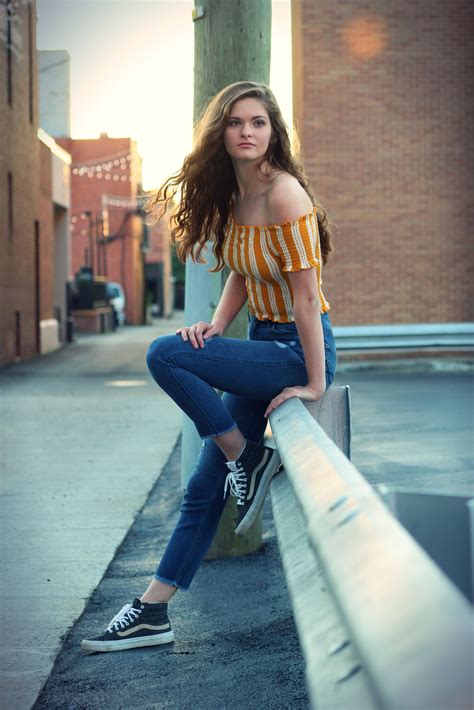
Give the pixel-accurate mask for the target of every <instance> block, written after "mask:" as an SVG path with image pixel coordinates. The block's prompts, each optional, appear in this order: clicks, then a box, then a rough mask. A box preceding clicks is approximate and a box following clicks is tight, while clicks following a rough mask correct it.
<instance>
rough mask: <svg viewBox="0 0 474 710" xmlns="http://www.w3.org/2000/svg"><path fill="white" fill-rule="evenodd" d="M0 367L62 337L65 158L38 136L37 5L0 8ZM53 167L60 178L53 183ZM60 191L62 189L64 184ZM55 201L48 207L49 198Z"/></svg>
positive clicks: (65, 274) (65, 271) (43, 349)
mask: <svg viewBox="0 0 474 710" xmlns="http://www.w3.org/2000/svg"><path fill="white" fill-rule="evenodd" d="M0 27H1V29H2V32H0V76H2V80H1V81H0V304H1V305H0V365H4V364H6V363H10V362H13V361H15V360H21V359H27V358H30V357H33V356H34V355H36V354H38V353H40V352H46V351H48V350H50V349H53V348H54V347H57V346H58V345H59V343H60V342H61V341H64V340H65V328H63V327H62V324H61V322H60V321H61V318H64V316H65V313H64V308H65V285H66V281H67V278H68V268H67V267H68V252H67V244H65V239H66V236H65V235H66V234H67V217H65V215H66V214H67V207H68V194H67V190H66V193H65V192H64V187H65V185H64V184H63V183H64V181H66V183H67V177H68V175H67V173H68V156H67V155H66V154H65V153H64V151H59V150H56V148H57V146H56V147H55V145H54V141H52V140H50V139H49V137H46V135H44V137H43V139H41V140H40V139H39V138H38V71H37V52H36V3H35V2H30V3H24V2H18V0H14V1H13V2H11V3H8V4H5V3H2V4H0ZM59 164H60V173H61V176H62V178H61V180H57V179H56V177H57V176H56V172H55V171H57V168H58V165H59ZM66 188H67V184H66ZM55 199H57V200H58V203H57V204H55V203H54V200H55Z"/></svg>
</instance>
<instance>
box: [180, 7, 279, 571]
mask: <svg viewBox="0 0 474 710" xmlns="http://www.w3.org/2000/svg"><path fill="white" fill-rule="evenodd" d="M271 12H272V4H271V0H238V1H237V0H196V2H195V7H194V9H193V21H194V123H196V121H197V120H198V118H199V116H200V115H201V113H202V111H203V109H204V108H205V107H206V105H207V104H208V103H209V101H210V99H211V98H212V97H213V96H215V94H217V93H218V92H219V91H220V90H221V89H223V88H224V87H225V86H227V85H228V84H232V83H234V82H236V81H246V80H247V81H260V82H263V83H265V84H268V83H269V81H270V45H271ZM207 246H208V248H207V249H206V251H205V252H203V254H204V255H205V258H206V260H207V262H208V263H207V264H197V263H193V262H192V261H191V259H188V260H187V263H186V292H185V293H186V297H185V321H186V324H187V325H191V324H192V323H196V322H197V321H199V320H204V321H210V320H211V318H212V315H213V312H214V310H215V308H216V306H217V303H218V301H219V298H220V295H221V293H222V289H223V287H224V284H225V281H226V279H227V276H228V274H229V272H228V270H227V269H224V270H223V271H221V272H219V273H217V274H216V273H214V274H210V273H209V271H208V269H210V268H212V267H213V266H214V265H215V261H214V259H213V256H212V252H211V248H210V245H207ZM247 323H248V321H247V307H246V306H244V307H243V308H242V310H241V312H240V313H239V315H238V316H237V318H236V319H235V321H234V323H233V324H232V325H231V326H230V328H228V329H227V331H226V335H227V336H229V337H233V338H243V339H245V338H246V336H247ZM182 441H183V454H182V462H181V463H182V475H181V479H182V484H183V487H185V486H186V483H187V481H188V479H189V477H190V475H191V472H192V469H193V466H194V463H195V461H196V459H197V457H198V456H199V451H200V448H201V440H200V438H199V436H198V434H197V432H196V429H195V427H194V424H193V423H192V421H191V420H190V419H189V418H188V417H186V416H184V418H183V438H182ZM224 476H225V471H223V473H222V483H224ZM235 514H236V506H235V500H234V498H230V499H229V501H228V503H227V505H226V508H225V510H224V513H223V515H222V519H221V522H220V525H219V529H218V531H217V534H216V537H215V540H214V542H213V545H212V547H211V549H210V551H209V553H208V556H207V558H208V559H212V558H217V557H231V556H238V555H244V554H249V553H250V552H253V551H255V550H257V549H258V548H259V547H260V546H261V544H262V526H261V520H260V518H259V519H258V520H257V521H256V523H255V525H253V526H252V528H251V529H250V530H249V531H248V532H247V534H246V535H244V536H242V537H237V536H236V535H235V533H234V527H235V525H234V519H235Z"/></svg>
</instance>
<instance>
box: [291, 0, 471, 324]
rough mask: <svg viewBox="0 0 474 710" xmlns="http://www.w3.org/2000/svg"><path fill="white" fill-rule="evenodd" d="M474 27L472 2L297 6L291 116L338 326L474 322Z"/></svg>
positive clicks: (310, 1)
mask: <svg viewBox="0 0 474 710" xmlns="http://www.w3.org/2000/svg"><path fill="white" fill-rule="evenodd" d="M473 24H474V5H473V4H472V3H469V2H467V1H465V0H464V1H463V0H451V1H450V2H444V1H442V0H427V1H426V2H423V3H413V2H411V1H410V0H399V2H396V3H394V2H390V0H380V2H362V0H353V1H352V2H348V3H335V2H333V1H332V0H293V4H292V31H293V87H294V118H295V120H296V121H297V125H298V128H299V135H300V140H301V145H302V153H303V158H304V163H305V167H306V170H307V172H308V174H309V176H310V179H311V183H312V186H313V189H314V192H315V194H316V197H317V198H318V199H319V200H320V202H321V203H322V204H323V206H324V207H325V209H326V210H327V213H328V217H329V220H330V223H331V222H332V223H333V234H334V245H335V251H334V253H333V254H332V255H331V257H330V260H329V262H328V265H327V267H326V268H325V272H324V287H323V288H324V292H325V295H326V297H327V298H328V300H329V301H330V302H331V306H332V312H331V315H332V319H333V323H334V324H335V325H338V326H344V325H358V324H396V323H447V322H464V321H468V320H472V317H473V310H472V283H473V274H472V248H471V246H470V242H471V239H470V237H471V231H472V224H473V220H474V202H473V200H472V195H473V192H474V190H473V187H474V186H473V171H472V165H471V158H470V156H471V155H472V152H473V141H474V137H473V133H472V125H473V124H474V116H473V113H474V95H473V92H472V89H470V86H471V84H472V76H473V74H474V49H473V43H472V29H471V28H472V26H473ZM336 225H337V227H336ZM471 243H472V242H471Z"/></svg>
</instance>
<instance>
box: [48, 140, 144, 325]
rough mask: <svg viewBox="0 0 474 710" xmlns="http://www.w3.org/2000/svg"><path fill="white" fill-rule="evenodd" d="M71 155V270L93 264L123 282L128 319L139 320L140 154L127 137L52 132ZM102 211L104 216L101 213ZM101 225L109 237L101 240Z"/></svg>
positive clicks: (141, 317) (96, 272)
mask: <svg viewBox="0 0 474 710" xmlns="http://www.w3.org/2000/svg"><path fill="white" fill-rule="evenodd" d="M56 140H57V142H58V143H59V144H60V145H61V146H62V147H63V148H65V149H66V150H67V151H68V152H69V153H70V154H71V156H72V166H71V172H72V177H71V238H72V245H71V249H72V272H73V274H76V273H77V272H78V271H79V269H80V268H81V267H82V266H92V267H93V272H94V275H95V276H105V277H107V280H108V281H115V282H118V283H120V284H121V285H122V286H123V289H124V291H125V296H126V300H127V307H126V312H127V322H128V323H132V324H139V323H143V320H144V302H143V301H144V299H143V293H144V281H143V254H142V237H143V226H142V220H141V217H140V216H138V215H137V214H135V211H136V206H137V202H136V200H137V195H138V194H140V191H141V158H140V156H139V155H138V152H137V147H136V143H135V141H132V140H131V139H130V138H109V137H108V136H107V134H101V136H100V138H98V139H73V138H57V139H56ZM104 217H105V220H104V222H103V223H102V219H103V218H104ZM103 229H105V235H107V233H108V236H109V239H108V240H107V241H106V243H105V244H103V243H102V236H103Z"/></svg>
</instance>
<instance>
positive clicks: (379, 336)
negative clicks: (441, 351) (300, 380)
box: [333, 323, 474, 351]
mask: <svg viewBox="0 0 474 710" xmlns="http://www.w3.org/2000/svg"><path fill="white" fill-rule="evenodd" d="M333 330H334V337H335V338H336V343H337V349H338V350H340V351H343V350H392V349H395V350H397V349H410V348H413V349H416V350H418V349H423V348H427V349H429V348H455V349H459V350H462V349H467V350H472V348H474V324H473V323H400V324H387V325H356V326H334V328H333Z"/></svg>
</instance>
